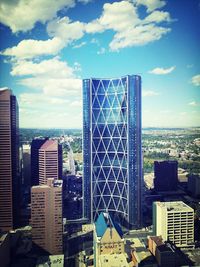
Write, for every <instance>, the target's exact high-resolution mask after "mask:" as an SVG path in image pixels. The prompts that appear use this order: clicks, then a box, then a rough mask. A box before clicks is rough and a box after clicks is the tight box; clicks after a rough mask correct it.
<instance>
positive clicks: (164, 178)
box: [154, 160, 178, 191]
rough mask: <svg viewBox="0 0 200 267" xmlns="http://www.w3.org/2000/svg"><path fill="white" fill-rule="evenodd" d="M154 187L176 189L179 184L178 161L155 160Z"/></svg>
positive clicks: (158, 189) (168, 189)
mask: <svg viewBox="0 0 200 267" xmlns="http://www.w3.org/2000/svg"><path fill="white" fill-rule="evenodd" d="M154 175H155V178H154V189H155V190H156V191H174V190H176V189H177V185H178V162H177V161H175V160H174V161H172V160H170V161H167V160H166V161H155V162H154Z"/></svg>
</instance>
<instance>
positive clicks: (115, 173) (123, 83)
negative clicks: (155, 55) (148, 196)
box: [83, 75, 142, 228]
mask: <svg viewBox="0 0 200 267" xmlns="http://www.w3.org/2000/svg"><path fill="white" fill-rule="evenodd" d="M83 161H84V177H83V179H84V186H83V190H84V191H83V192H84V193H83V195H84V217H86V218H88V219H89V220H91V221H96V219H97V218H98V216H99V214H100V213H101V212H109V213H112V216H113V217H114V218H115V220H118V221H120V223H121V224H124V225H127V226H128V227H129V228H133V227H137V226H138V225H140V223H141V190H142V157H141V78H140V76H137V75H131V76H129V75H128V76H125V77H122V78H118V79H85V80H83Z"/></svg>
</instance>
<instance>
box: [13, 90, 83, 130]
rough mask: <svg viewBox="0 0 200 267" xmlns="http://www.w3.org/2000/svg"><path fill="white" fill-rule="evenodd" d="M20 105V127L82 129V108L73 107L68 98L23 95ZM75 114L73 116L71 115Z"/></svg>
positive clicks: (40, 94) (39, 94) (20, 97)
mask: <svg viewBox="0 0 200 267" xmlns="http://www.w3.org/2000/svg"><path fill="white" fill-rule="evenodd" d="M18 100H19V104H20V127H31V128H33V127H36V128H46V127H48V128H50V127H51V128H52V127H54V128H55V127H56V128H72V127H74V128H81V127H82V121H81V120H82V116H81V112H82V107H81V106H78V105H76V106H75V105H74V106H73V105H71V103H73V102H74V100H72V101H71V103H70V100H69V96H68V97H62V98H61V97H60V98H59V97H52V96H47V95H45V94H43V93H34V94H33V93H23V94H21V95H20V96H19V98H18ZM72 112H73V116H72V115H71V114H72Z"/></svg>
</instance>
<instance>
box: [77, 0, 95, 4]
mask: <svg viewBox="0 0 200 267" xmlns="http://www.w3.org/2000/svg"><path fill="white" fill-rule="evenodd" d="M92 1H93V0H78V2H80V3H83V4H88V3H90V2H92Z"/></svg>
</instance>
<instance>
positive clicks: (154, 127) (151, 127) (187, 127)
mask: <svg viewBox="0 0 200 267" xmlns="http://www.w3.org/2000/svg"><path fill="white" fill-rule="evenodd" d="M19 128H20V129H28V130H81V131H82V128H60V127H58V128H49V127H47V128H36V127H33V128H29V127H19ZM191 128H194V129H195V128H200V126H183V127H159V126H158V127H157V126H147V127H146V126H144V127H142V130H144V129H180V130H181V129H191Z"/></svg>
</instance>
